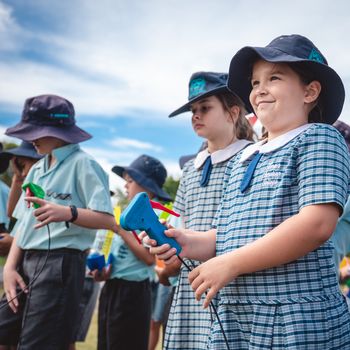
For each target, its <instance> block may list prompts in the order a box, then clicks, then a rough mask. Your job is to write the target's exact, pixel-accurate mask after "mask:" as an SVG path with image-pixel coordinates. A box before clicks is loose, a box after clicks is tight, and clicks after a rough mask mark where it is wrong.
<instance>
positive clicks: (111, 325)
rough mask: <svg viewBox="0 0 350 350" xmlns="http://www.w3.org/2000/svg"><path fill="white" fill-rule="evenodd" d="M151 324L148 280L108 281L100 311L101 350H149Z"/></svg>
mask: <svg viewBox="0 0 350 350" xmlns="http://www.w3.org/2000/svg"><path fill="white" fill-rule="evenodd" d="M150 322H151V287H150V282H149V280H145V281H141V282H132V281H126V280H122V279H117V278H113V279H111V280H108V281H106V283H105V285H104V286H103V288H102V290H101V294H100V302H99V309H98V349H99V350H114V349H118V350H131V349H137V350H147V349H148V338H149V329H150Z"/></svg>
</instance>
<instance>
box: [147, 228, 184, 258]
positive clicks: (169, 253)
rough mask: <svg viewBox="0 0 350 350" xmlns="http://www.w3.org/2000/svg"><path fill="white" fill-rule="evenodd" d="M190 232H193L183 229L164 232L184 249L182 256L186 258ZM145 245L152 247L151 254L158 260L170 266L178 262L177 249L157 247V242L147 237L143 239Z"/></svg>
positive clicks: (165, 245) (163, 246)
mask: <svg viewBox="0 0 350 350" xmlns="http://www.w3.org/2000/svg"><path fill="white" fill-rule="evenodd" d="M189 232H191V231H189V230H181V229H169V230H165V231H164V233H165V235H167V236H168V237H172V238H174V239H175V240H176V241H177V242H178V243H179V244H180V246H181V247H182V251H181V254H180V255H181V256H186V253H187V247H186V246H187V244H188V239H187V237H188V233H189ZM143 243H145V244H146V245H148V246H150V250H149V251H150V253H151V254H153V255H156V256H157V258H158V259H160V260H164V262H165V264H167V265H168V264H172V263H174V262H175V261H177V256H176V249H175V248H171V247H170V245H169V244H163V245H161V246H157V241H156V240H154V239H151V238H150V237H148V236H147V235H146V236H145V237H144V238H143Z"/></svg>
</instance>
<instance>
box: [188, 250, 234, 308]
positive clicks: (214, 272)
mask: <svg viewBox="0 0 350 350" xmlns="http://www.w3.org/2000/svg"><path fill="white" fill-rule="evenodd" d="M236 277H238V274H237V273H236V272H235V269H234V266H232V262H231V259H230V256H228V254H224V255H220V256H217V257H215V258H212V259H210V260H208V261H206V262H205V263H202V264H201V265H199V266H198V267H196V268H195V269H194V270H193V271H191V272H190V273H189V274H188V280H189V281H190V284H191V287H192V289H193V291H194V292H195V297H196V300H198V301H199V300H200V299H201V296H202V294H203V293H206V297H205V300H204V303H203V308H207V307H208V306H209V304H210V302H211V300H212V299H213V298H214V297H215V295H216V293H217V292H218V291H219V290H220V289H221V288H222V287H224V286H226V285H227V284H228V283H229V282H231V281H232V280H233V279H235V278H236ZM207 291H208V292H207Z"/></svg>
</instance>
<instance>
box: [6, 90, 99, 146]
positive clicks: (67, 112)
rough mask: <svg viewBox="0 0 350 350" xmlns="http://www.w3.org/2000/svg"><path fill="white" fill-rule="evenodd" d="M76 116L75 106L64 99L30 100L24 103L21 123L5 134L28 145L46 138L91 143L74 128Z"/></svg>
mask: <svg viewBox="0 0 350 350" xmlns="http://www.w3.org/2000/svg"><path fill="white" fill-rule="evenodd" d="M74 115H75V112H74V107H73V104H72V103H71V102H69V101H68V100H66V99H65V98H63V97H60V96H56V95H40V96H35V97H31V98H28V99H27V100H26V101H25V103H24V108H23V112H22V119H21V121H20V122H19V123H18V124H17V125H15V126H13V127H11V128H8V129H7V130H6V131H5V134H6V135H8V136H13V137H17V138H19V139H21V140H23V141H28V142H31V141H34V140H37V139H39V138H41V137H46V136H51V137H56V138H58V139H60V140H63V141H65V142H68V143H79V142H82V141H85V140H88V139H90V138H91V137H92V136H91V135H90V134H88V133H87V132H86V131H84V130H82V129H80V128H79V127H78V126H77V125H76V124H75V117H74Z"/></svg>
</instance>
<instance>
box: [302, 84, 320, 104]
mask: <svg viewBox="0 0 350 350" xmlns="http://www.w3.org/2000/svg"><path fill="white" fill-rule="evenodd" d="M320 93H321V83H320V82H319V81H317V80H313V81H312V82H311V83H309V84H308V85H307V86H306V89H305V98H304V101H305V103H312V102H315V101H316V100H317V98H318V96H320Z"/></svg>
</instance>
